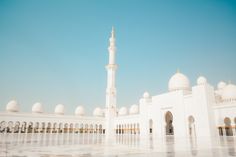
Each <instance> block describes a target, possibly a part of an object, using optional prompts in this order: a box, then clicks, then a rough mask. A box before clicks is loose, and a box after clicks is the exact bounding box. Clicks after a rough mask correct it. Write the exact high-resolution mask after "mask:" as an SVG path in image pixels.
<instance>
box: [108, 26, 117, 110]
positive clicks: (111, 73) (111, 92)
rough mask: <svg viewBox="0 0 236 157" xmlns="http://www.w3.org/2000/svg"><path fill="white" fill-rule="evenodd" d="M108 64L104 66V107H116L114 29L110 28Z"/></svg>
mask: <svg viewBox="0 0 236 157" xmlns="http://www.w3.org/2000/svg"><path fill="white" fill-rule="evenodd" d="M109 42H110V44H109V47H108V51H109V63H108V65H107V66H106V69H107V89H106V107H108V108H111V107H114V108H115V107H116V87H115V76H116V69H117V65H116V61H115V55H116V39H115V29H114V27H112V31H111V37H110V39H109Z"/></svg>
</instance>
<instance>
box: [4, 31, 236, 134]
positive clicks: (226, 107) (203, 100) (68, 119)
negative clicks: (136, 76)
mask: <svg viewBox="0 0 236 157" xmlns="http://www.w3.org/2000/svg"><path fill="white" fill-rule="evenodd" d="M109 41H110V45H109V47H108V51H109V63H108V65H107V66H106V70H107V89H106V105H105V106H104V109H101V108H95V109H94V112H93V116H91V117H89V116H86V114H85V110H84V108H83V106H78V107H77V108H76V109H75V115H64V108H65V107H64V105H62V104H58V105H57V106H56V107H55V113H54V114H45V113H44V110H43V105H42V104H41V103H35V104H34V105H33V107H32V113H22V112H20V109H19V105H18V103H17V102H16V101H15V100H12V101H10V102H9V103H8V104H7V105H6V111H3V112H0V132H1V133H19V134H21V133H92V134H94V133H95V134H104V133H105V134H106V135H108V136H109V137H113V136H114V135H115V134H136V135H140V136H141V137H147V136H149V135H150V134H151V135H153V136H154V137H160V138H162V137H164V136H166V135H174V137H191V136H195V137H212V136H213V137H214V136H218V135H220V136H223V135H226V136H235V135H236V85H234V84H231V83H229V84H226V83H224V82H220V83H219V84H218V87H217V89H216V90H215V89H214V87H213V86H212V85H210V84H209V83H208V82H207V79H206V78H205V77H203V76H200V77H199V78H198V79H197V81H196V85H194V86H192V87H191V86H190V81H189V79H188V78H187V76H185V75H184V74H182V73H180V72H177V73H176V74H174V75H173V76H172V77H171V78H170V80H169V84H168V89H169V90H168V91H167V92H166V93H163V94H160V95H154V96H151V95H150V94H149V93H148V92H145V93H144V94H143V96H142V98H141V99H140V100H139V104H138V105H132V106H131V107H130V108H129V109H128V108H126V107H119V109H118V107H117V104H116V94H117V93H116V86H115V76H116V70H117V64H116V62H115V55H116V45H115V32H114V29H112V32H111V37H110V40H109Z"/></svg>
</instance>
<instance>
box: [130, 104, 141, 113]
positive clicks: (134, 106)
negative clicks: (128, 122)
mask: <svg viewBox="0 0 236 157" xmlns="http://www.w3.org/2000/svg"><path fill="white" fill-rule="evenodd" d="M129 113H130V114H138V113H139V107H138V105H135V104H134V105H132V106H131V107H130V109H129Z"/></svg>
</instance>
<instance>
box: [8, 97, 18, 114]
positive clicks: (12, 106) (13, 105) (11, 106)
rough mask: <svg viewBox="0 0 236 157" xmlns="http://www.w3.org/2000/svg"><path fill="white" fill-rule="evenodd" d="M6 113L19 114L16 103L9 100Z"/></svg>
mask: <svg viewBox="0 0 236 157" xmlns="http://www.w3.org/2000/svg"><path fill="white" fill-rule="evenodd" d="M6 111H8V112H19V106H18V104H17V101H15V100H11V101H9V102H8V103H7V105H6Z"/></svg>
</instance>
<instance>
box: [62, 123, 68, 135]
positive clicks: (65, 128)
mask: <svg viewBox="0 0 236 157" xmlns="http://www.w3.org/2000/svg"><path fill="white" fill-rule="evenodd" d="M63 130H64V133H68V123H65V124H64V129H63Z"/></svg>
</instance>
